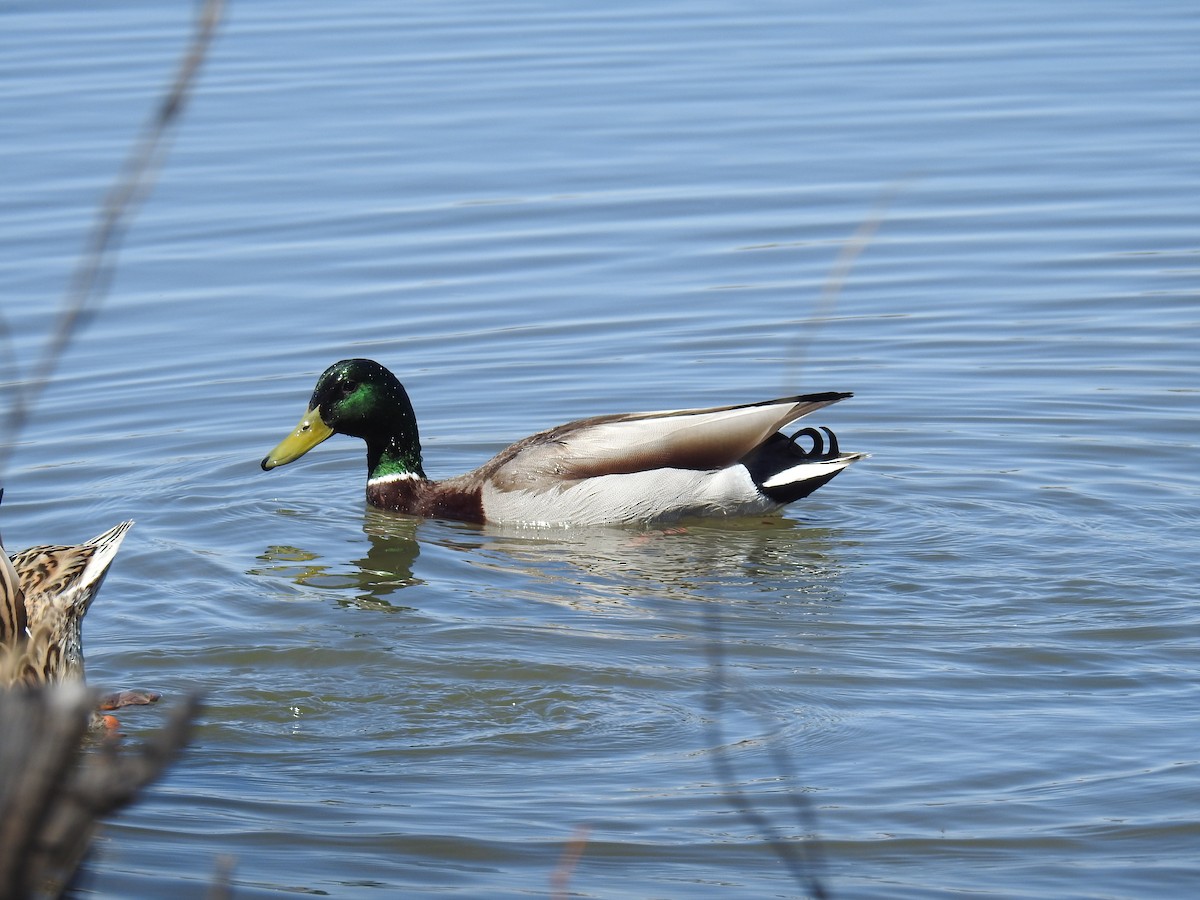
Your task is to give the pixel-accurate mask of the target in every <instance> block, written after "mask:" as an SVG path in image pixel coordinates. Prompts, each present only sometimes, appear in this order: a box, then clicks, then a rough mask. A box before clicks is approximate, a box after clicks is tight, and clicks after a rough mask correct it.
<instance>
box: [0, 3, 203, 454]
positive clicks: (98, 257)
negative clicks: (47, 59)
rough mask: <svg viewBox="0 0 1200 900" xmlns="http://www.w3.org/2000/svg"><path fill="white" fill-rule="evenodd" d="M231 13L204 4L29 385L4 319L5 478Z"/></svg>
mask: <svg viewBox="0 0 1200 900" xmlns="http://www.w3.org/2000/svg"><path fill="white" fill-rule="evenodd" d="M224 10H225V0H206V2H205V3H204V6H203V7H201V9H200V13H199V15H198V17H197V20H196V26H195V30H194V32H193V34H192V39H191V42H190V43H189V44H188V47H187V49H186V51H185V53H184V55H183V58H182V59H181V60H180V63H179V69H178V71H177V72H176V74H175V78H174V79H173V81H172V83H171V87H170V89H169V90H168V91H167V93H166V94H165V95H164V96H163V98H162V100H161V101H160V102H159V104H158V108H157V109H156V110H155V111H154V114H153V115H152V116H151V117H150V120H149V122H147V123H146V125H145V127H144V129H143V131H142V136H141V138H139V140H138V141H137V143H136V144H134V146H133V149H132V150H131V151H130V153H129V156H128V157H127V158H126V160H125V163H124V165H123V166H122V168H121V173H120V174H119V175H118V176H117V180H116V182H115V183H114V184H113V186H112V188H111V189H110V190H109V192H108V196H107V197H106V198H105V200H104V203H103V204H102V205H101V207H100V209H99V211H98V212H97V215H96V221H95V223H94V224H93V226H92V229H91V231H90V232H89V234H88V238H87V241H86V243H85V245H84V250H83V254H82V255H81V256H80V259H79V263H78V265H76V267H75V271H74V273H73V274H72V276H71V280H70V283H69V285H68V287H67V293H66V297H65V298H64V301H63V311H62V314H61V315H60V316H59V320H58V325H57V327H56V329H55V332H54V335H53V337H52V338H51V339H50V341H49V342H48V343H47V345H46V348H45V350H44V351H43V353H42V355H41V357H40V358H39V359H38V360H37V362H36V364H35V365H34V366H33V368H32V372H31V375H30V377H29V379H28V380H27V381H24V382H23V381H22V379H21V378H19V377H16V376H18V372H17V364H16V358H15V353H14V352H13V350H12V336H11V333H10V332H9V329H8V326H7V325H6V324H5V323H3V322H0V339H2V340H3V343H4V345H5V354H4V356H5V359H4V366H5V368H6V369H9V370H11V371H12V374H13V376H14V377H11V378H10V379H8V380H9V381H10V383H11V384H12V385H13V395H12V399H11V402H10V404H9V410H8V415H7V417H6V419H5V422H4V437H3V440H2V441H0V476H3V473H4V470H5V468H6V466H7V464H8V459H9V457H10V456H11V454H12V452H13V448H14V447H15V446H16V443H17V440H18V437H19V435H20V433H21V430H22V428H23V427H24V425H25V422H26V420H27V419H28V418H29V411H30V410H31V409H32V408H33V407H34V405H35V404H36V403H37V400H38V397H39V396H41V393H42V391H43V390H45V388H46V385H47V384H49V382H50V379H51V378H52V377H53V376H54V372H55V369H56V368H57V367H58V363H59V361H60V360H61V359H62V356H63V353H64V352H65V351H66V349H67V347H68V346H69V345H70V343H71V339H72V338H73V337H74V336H75V334H76V333H77V332H78V331H79V329H80V328H82V327H83V325H84V324H86V322H87V319H88V317H89V316H90V315H91V314H92V313H93V312H95V310H96V308H97V307H98V306H99V305H100V303H101V302H102V301H103V299H104V297H105V295H106V294H107V293H108V288H109V285H110V284H111V282H112V275H113V267H114V262H115V259H116V253H117V250H118V249H119V247H120V243H121V238H122V236H123V235H124V233H125V231H126V229H127V228H128V227H129V223H130V222H131V221H132V219H133V216H134V215H135V213H136V212H137V210H138V208H139V206H140V205H141V203H142V202H143V201H144V200H145V199H146V197H147V196H148V195H149V193H150V191H151V190H152V189H153V187H154V184H155V181H156V180H157V178H158V173H159V171H160V170H161V169H162V164H163V162H164V160H165V159H166V155H167V151H168V149H169V147H170V141H169V137H170V132H171V130H172V127H173V126H174V125H175V124H176V123H177V122H178V121H179V117H180V115H181V113H182V112H183V108H184V106H185V105H186V103H187V100H188V98H189V97H190V96H191V92H192V89H193V87H194V85H195V82H196V75H197V73H198V72H199V70H200V66H201V64H202V63H203V62H204V59H205V57H206V56H207V55H208V50H209V47H210V46H211V44H212V40H213V37H214V35H215V34H216V30H217V26H218V25H219V24H220V22H221V18H222V15H223V14H224Z"/></svg>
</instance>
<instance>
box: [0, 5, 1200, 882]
mask: <svg viewBox="0 0 1200 900" xmlns="http://www.w3.org/2000/svg"><path fill="white" fill-rule="evenodd" d="M1193 6H1194V4H1187V3H1158V4H1154V5H1153V6H1152V7H1143V8H1138V7H1134V6H1131V5H1127V4H1114V3H1078V2H1066V3H1058V4H1049V5H1047V4H1035V3H1029V2H1014V3H1008V4H1002V5H991V6H979V5H962V4H950V3H945V2H935V0H930V2H919V3H912V4H900V5H893V6H890V7H888V6H882V5H878V4H865V3H850V4H845V3H837V4H835V3H826V2H805V3H796V2H787V3H784V2H767V3H760V4H755V5H753V7H749V8H748V7H737V6H731V5H728V4H696V3H695V2H690V3H682V2H662V3H657V4H652V5H649V6H647V5H646V4H636V3H625V2H617V3H605V4H589V5H579V4H575V5H573V6H570V7H563V6H562V5H561V4H552V3H539V2H525V3H520V4H508V5H504V6H502V7H497V6H495V5H493V4H485V3H475V2H467V3H463V4H457V5H454V6H452V7H447V6H446V5H445V4H434V3H409V4H403V5H396V4H391V3H380V2H376V3H371V2H365V0H364V2H354V0H351V2H347V3H343V4H337V5H329V4H307V3H299V4H297V3H291V4H284V3H276V2H258V3H245V2H243V3H235V4H234V5H233V6H232V8H231V9H230V12H229V18H228V21H227V22H226V23H225V26H224V28H223V30H222V33H221V35H220V38H219V40H218V42H217V44H216V45H215V47H214V48H213V52H212V55H211V57H210V59H209V60H208V61H207V64H206V67H205V69H204V72H203V77H202V79H201V82H200V84H199V87H198V90H197V93H196V94H195V96H194V97H193V99H192V102H191V104H190V106H189V107H188V109H187V111H186V115H185V117H184V119H183V122H182V125H181V128H180V129H179V131H178V133H177V134H176V135H175V136H174V142H173V148H172V152H171V155H170V158H169V161H168V164H167V166H166V168H165V169H164V171H163V172H162V175H161V179H160V181H159V184H158V185H157V188H156V190H155V192H154V194H153V195H152V196H151V197H150V198H149V200H148V201H147V203H146V204H145V205H144V207H143V208H142V209H141V210H140V213H139V216H138V218H137V219H136V222H135V223H134V225H133V227H132V228H131V229H130V230H129V231H128V233H127V234H126V235H125V238H124V242H123V245H122V252H121V255H120V258H119V266H118V269H117V272H116V277H115V279H114V282H113V285H112V290H111V293H110V294H109V296H108V297H107V299H106V300H105V302H104V305H103V307H102V309H101V310H100V311H99V312H98V313H97V314H96V315H95V316H94V318H93V320H92V321H91V322H90V324H89V326H88V328H87V330H86V331H85V332H84V333H83V334H82V336H81V337H80V339H79V340H78V341H76V342H75V343H74V344H73V345H72V347H71V348H70V350H69V352H68V353H67V355H66V356H65V358H64V360H63V362H62V364H61V367H60V369H59V371H58V374H57V376H56V378H55V380H54V382H53V383H52V384H51V385H50V387H49V388H48V389H47V391H46V392H45V394H44V395H43V396H42V398H41V400H40V402H39V404H38V408H37V410H36V412H35V415H34V416H33V417H32V419H31V420H30V421H29V422H28V423H27V425H26V427H25V429H24V430H23V432H22V433H21V434H20V435H19V436H17V446H16V448H15V451H14V454H13V456H12V458H11V460H10V463H9V465H8V468H7V470H6V471H5V472H3V473H2V475H3V485H4V488H5V500H4V507H3V523H2V525H3V534H4V538H5V542H6V545H8V546H11V547H14V548H16V547H21V546H25V545H28V544H33V543H41V542H47V541H54V542H60V541H67V540H81V539H83V538H86V537H88V536H90V535H92V534H95V533H97V532H99V531H101V530H103V529H104V528H106V527H108V526H109V525H111V524H113V523H114V522H116V521H118V520H120V519H123V518H134V519H136V520H137V526H136V528H135V529H134V531H133V532H131V534H130V536H129V538H128V539H127V541H126V543H125V545H124V547H123V548H122V551H121V555H120V557H119V558H118V560H117V563H116V565H115V566H114V569H113V571H112V573H111V576H110V577H109V579H108V580H107V581H106V583H105V586H104V590H103V591H102V592H101V594H100V597H99V599H98V601H97V602H96V604H95V606H94V607H93V609H92V611H91V613H90V614H89V617H88V621H87V628H86V631H85V640H86V643H87V650H88V665H89V676H90V678H91V680H92V681H93V682H96V683H98V684H103V685H107V686H112V687H128V686H140V687H146V688H151V689H154V690H158V691H161V692H163V693H164V695H165V700H164V704H168V705H169V704H170V703H171V702H172V699H173V698H177V697H179V696H180V695H182V694H183V693H185V692H187V691H191V690H201V691H203V692H204V694H205V696H206V700H207V707H206V710H205V712H204V715H203V719H202V722H201V725H200V727H199V729H198V732H197V734H196V737H195V739H194V741H193V744H192V746H191V748H190V750H189V751H188V753H187V754H186V756H185V757H184V758H183V759H182V760H180V761H179V762H178V764H176V766H175V767H174V768H173V769H172V770H171V771H170V773H169V774H168V776H167V777H166V778H165V779H164V780H162V781H161V782H160V783H158V784H157V785H156V786H155V787H153V788H152V789H151V790H150V791H149V792H148V793H147V794H146V796H145V797H144V798H143V799H142V801H141V802H140V803H139V804H138V805H136V806H134V807H132V808H131V809H129V810H127V811H126V812H124V813H122V814H121V815H119V816H117V817H116V818H115V819H114V820H113V821H112V822H111V823H109V824H108V825H107V826H106V828H105V829H104V831H103V834H102V836H101V839H100V841H99V843H98V846H97V852H96V854H95V855H94V857H93V858H92V860H91V861H90V863H89V867H88V876H87V879H86V881H85V883H84V885H83V886H82V887H81V888H80V890H79V894H80V895H81V896H98V897H114V898H116V897H122V898H123V897H130V896H137V897H152V896H173V897H174V896H179V895H181V894H182V895H186V896H204V892H205V891H206V890H207V886H208V884H209V883H210V881H211V879H212V874H213V871H214V869H215V867H216V865H217V861H218V859H220V858H223V857H233V862H234V875H233V882H234V890H235V892H236V895H237V896H238V897H268V896H279V895H283V894H294V893H315V894H322V895H331V896H338V897H373V896H380V897H382V896H396V895H403V896H406V897H420V896H462V897H479V896H488V897H517V896H528V895H531V894H532V895H548V896H553V895H554V894H555V892H556V891H559V890H560V889H564V890H568V891H570V892H573V895H575V896H585V897H606V898H607V897H636V898H644V897H689V898H690V897H704V896H712V897H717V896H720V897H723V898H724V897H730V896H739V897H756V898H757V897H776V896H778V897H784V896H801V895H803V894H804V893H805V892H806V890H808V888H809V885H808V884H807V883H806V882H804V881H802V880H801V881H798V880H797V879H795V878H794V877H793V875H792V873H791V872H790V871H789V870H788V869H787V868H786V867H785V866H784V865H783V864H782V863H781V862H780V859H779V857H778V855H777V854H776V852H775V850H776V849H777V848H778V846H779V845H780V844H782V845H784V846H787V847H790V848H791V849H793V850H795V851H799V850H800V849H807V850H810V851H811V850H813V849H814V847H815V843H814V836H816V837H819V856H820V859H821V862H820V863H817V864H814V865H812V866H810V867H809V868H808V869H807V871H809V872H810V873H811V874H814V875H815V876H816V877H818V878H819V879H820V881H821V883H822V884H823V885H824V887H825V889H826V890H827V891H828V892H829V894H830V895H832V896H835V897H838V896H842V897H879V898H896V897H921V898H926V897H951V896H959V895H967V894H970V895H972V896H979V895H982V896H993V897H1005V898H1009V897H1048V896H1053V897H1056V898H1058V897H1089V898H1093V897H1113V898H1142V897H1148V896H1156V897H1174V896H1178V897H1184V896H1190V895H1192V894H1194V893H1195V891H1196V890H1197V888H1198V887H1200V866H1198V865H1197V863H1196V861H1195V857H1196V852H1195V850H1196V842H1197V837H1198V836H1200V818H1198V815H1197V812H1196V810H1197V808H1200V804H1198V801H1200V777H1198V766H1197V760H1198V755H1197V750H1196V740H1195V733H1196V731H1195V722H1196V720H1197V714H1198V713H1200V690H1198V689H1197V686H1196V677H1195V673H1196V658H1197V657H1196V648H1197V646H1198V642H1197V639H1198V638H1200V615H1198V614H1197V612H1196V604H1195V598H1196V596H1197V593H1198V591H1197V589H1198V587H1200V579H1198V578H1197V576H1196V574H1195V564H1194V557H1195V547H1196V544H1197V538H1198V537H1200V535H1198V529H1197V525H1198V518H1200V517H1198V514H1197V512H1196V497H1197V495H1198V489H1200V474H1198V473H1200V467H1197V465H1196V456H1197V448H1198V444H1200V440H1198V438H1200V433H1198V431H1197V425H1196V423H1197V420H1198V416H1197V413H1198V400H1200V378H1198V377H1197V376H1198V374H1200V364H1198V363H1197V359H1198V357H1197V352H1196V348H1197V346H1200V295H1198V293H1197V287H1196V286H1197V281H1198V275H1200V265H1198V264H1197V260H1198V253H1200V251H1198V244H1197V234H1198V233H1200V228H1198V226H1200V214H1198V213H1197V210H1198V209H1200V204H1198V203H1197V200H1198V199H1200V164H1198V163H1197V156H1196V147H1197V146H1200V118H1198V117H1197V116H1196V110H1197V109H1198V108H1200V67H1198V66H1197V63H1196V59H1198V58H1200V54H1198V51H1200V17H1198V16H1196V14H1195V12H1194V9H1193ZM192 11H193V7H192V5H191V4H182V3H180V4H163V3H151V2H114V3H109V4H102V5H99V6H96V5H89V4H71V3H65V4H42V3H38V4H34V3H15V4H9V5H8V6H6V7H5V8H4V9H3V10H0V86H2V87H0V172H2V173H3V177H0V312H2V313H3V317H4V323H5V325H6V326H7V328H8V329H9V331H10V334H11V341H10V344H9V346H10V347H11V348H12V351H13V353H14V354H15V358H16V362H17V365H18V366H19V367H20V369H19V371H16V370H14V369H12V368H8V369H5V370H3V378H2V381H3V382H4V383H11V381H12V380H13V379H14V378H16V377H18V376H19V375H20V374H27V373H28V372H29V371H30V368H31V366H32V364H33V361H34V360H35V359H36V358H37V356H38V354H39V353H40V352H41V350H42V348H43V347H44V346H45V344H46V342H47V339H48V337H49V334H50V333H51V330H52V328H53V323H54V320H55V316H56V310H57V309H58V304H59V303H60V301H61V298H62V296H63V292H64V290H65V288H66V285H67V282H68V278H69V275H70V272H71V269H72V267H73V266H74V265H75V263H76V261H77V259H78V256H79V252H80V248H81V246H82V244H83V241H84V239H85V236H86V234H87V231H88V228H89V227H90V225H91V223H92V221H93V218H94V216H95V211H96V207H97V204H98V202H99V200H100V199H101V197H102V196H103V194H104V192H105V191H106V190H107V189H108V186H109V185H110V184H111V182H112V180H113V178H114V177H115V175H116V173H117V171H118V169H119V167H120V165H121V162H122V160H123V159H124V158H125V155H126V154H127V152H128V150H129V147H130V144H131V142H132V141H133V140H134V139H135V138H136V136H137V135H138V134H139V132H140V129H141V127H142V124H143V122H144V121H145V119H146V117H147V116H148V114H149V112H150V110H151V109H152V108H153V104H154V103H155V101H156V98H157V97H158V96H159V94H160V92H161V90H162V86H163V84H164V83H165V81H166V80H167V78H168V77H169V76H170V74H171V72H172V71H173V67H174V65H175V61H176V58H177V56H178V54H179V53H180V52H181V50H182V48H183V47H184V45H185V43H186V36H187V31H188V27H189V25H190V17H191V14H192ZM872 227H875V229H876V230H874V232H873V234H871V236H870V237H869V239H864V240H863V241H862V242H861V243H859V244H855V245H854V247H855V248H856V249H857V250H860V251H861V252H860V253H859V254H858V255H857V256H856V257H855V258H854V259H853V264H852V265H850V266H849V267H848V269H847V268H846V267H845V266H842V265H840V264H839V262H838V261H839V258H840V259H842V260H843V262H845V261H847V258H846V257H845V256H842V257H839V254H841V253H842V252H843V251H844V249H845V248H846V247H847V244H848V242H850V241H852V238H853V236H854V235H855V234H856V232H859V231H860V229H865V230H867V231H869V230H870V229H871V228H872ZM352 355H353V356H371V357H374V358H377V359H379V360H380V361H382V362H384V363H385V364H386V365H388V366H389V367H391V368H392V369H394V370H395V371H396V372H397V373H398V374H399V375H400V377H401V378H402V379H403V380H404V381H405V384H406V385H407V387H408V390H409V392H410V394H411V395H412V397H413V401H414V404H415V406H416V409H417V414H418V417H419V419H420V422H421V429H422V435H423V437H424V443H425V460H426V467H427V469H428V470H429V472H430V474H431V475H433V476H434V477H441V476H446V475H451V474H455V473H458V472H461V471H465V470H466V469H468V468H470V467H472V466H474V465H476V464H478V463H480V462H482V461H483V460H484V459H486V458H487V457H488V456H489V455H490V454H491V453H494V452H495V451H497V450H499V449H501V448H502V447H504V446H505V445H506V444H507V443H509V442H510V441H512V440H515V439H517V438H519V437H522V436H524V435H526V434H529V433H531V432H533V431H536V430H539V429H541V428H544V427H547V426H550V425H553V424H557V423H559V422H564V421H567V420H569V419H572V418H575V417H579V416H584V415H590V414H596V413H602V412H617V411H623V410H638V409H661V408H670V407H675V406H701V405H707V404H720V403H733V402H744V401H749V400H755V399H764V398H767V397H772V396H778V395H781V394H785V393H789V392H793V391H800V390H811V391H818V390H848V391H853V392H855V397H854V398H853V399H852V400H848V401H846V402H844V403H841V404H839V405H838V406H836V407H833V408H830V409H828V410H826V411H824V412H823V413H822V414H821V416H820V421H821V423H823V424H827V425H829V426H830V427H833V428H835V429H836V430H837V432H838V434H839V436H840V438H841V442H842V446H843V447H844V448H845V449H848V450H862V451H867V452H870V453H871V454H872V456H871V458H870V459H869V460H868V461H865V462H863V463H859V464H857V465H856V466H854V467H853V468H852V469H851V470H849V471H847V472H846V473H844V474H843V475H841V476H839V477H838V478H837V479H836V480H835V481H834V482H832V483H831V484H830V485H828V486H827V487H825V488H823V489H822V490H821V491H819V492H818V493H817V494H815V495H813V497H811V498H810V499H809V500H807V501H804V502H802V503H800V504H797V505H796V506H794V507H792V508H791V509H790V510H789V512H788V514H787V515H786V516H784V517H782V518H779V519H771V520H766V521H762V520H752V521H749V522H732V523H705V524H701V525H694V526H691V527H689V528H688V529H687V530H686V531H685V532H683V533H678V534H676V533H672V534H660V533H657V532H648V533H643V532H642V531H639V530H636V529H633V530H630V529H600V530H580V531H550V532H544V533H543V532H527V531H520V530H503V529H494V528H491V529H479V528H474V527H471V526H466V525H460V524H455V523H447V522H435V521H425V522H414V521H412V520H406V519H403V518H399V517H395V516H389V515H387V514H383V513H380V512H377V511H374V510H370V509H368V508H367V507H366V506H365V504H364V503H363V500H362V480H363V471H362V470H363V462H362V448H361V444H357V443H356V442H354V441H352V440H350V439H347V438H338V439H335V440H332V441H330V442H328V443H327V444H325V445H323V446H322V447H321V448H319V449H318V450H316V451H314V452H313V453H311V454H310V455H309V456H308V457H306V458H305V459H304V460H302V461H300V462H298V463H296V464H294V465H292V466H289V467H287V468H285V469H281V470H279V471H275V472H271V473H263V472H261V471H260V470H259V468H258V461H259V460H260V459H261V458H262V456H263V454H264V453H265V452H266V451H267V450H268V449H270V448H271V447H272V446H274V444H275V443H276V442H277V441H278V440H279V439H280V438H281V437H282V436H283V434H285V433H286V432H287V431H288V430H289V429H290V428H291V427H292V426H293V425H294V424H295V421H296V419H297V418H298V417H299V415H300V413H301V412H302V411H303V407H304V404H305V401H306V400H307V398H308V394H309V392H310V391H311V389H312V384H313V381H314V380H315V377H316V375H317V374H318V373H319V372H320V371H321V370H323V369H324V368H325V367H326V366H327V365H328V364H329V363H331V362H333V361H334V360H337V359H340V358H343V357H346V356H352ZM14 373H15V374H14ZM10 396H11V393H6V394H5V395H4V396H3V397H0V399H3V400H7V399H8V398H9V397H10ZM9 439H10V440H11V436H10V438H9ZM714 660H715V663H716V664H715V665H714ZM162 718H163V712H162V711H161V710H158V709H145V710H141V709H138V710H129V711H126V712H125V713H124V714H123V715H122V724H123V726H124V730H125V731H126V732H127V734H128V735H129V738H130V740H131V741H136V740H137V739H138V737H139V735H141V734H145V733H147V732H148V731H150V730H151V729H153V728H155V727H156V726H157V725H158V724H160V723H161V721H162ZM734 794H740V795H741V798H742V799H741V800H740V801H736V803H740V804H741V805H742V806H745V807H749V808H752V809H755V810H757V811H758V812H759V814H760V816H761V817H763V818H762V819H759V820H756V821H750V820H748V819H747V818H746V817H744V816H741V815H739V814H738V813H737V812H735V811H734V809H733V808H732V805H731V800H730V798H731V795H734ZM736 803H735V804H733V805H736ZM764 820H765V822H766V827H765V828H764V825H763V822H764ZM573 839H579V840H580V841H581V846H582V852H581V855H580V856H579V858H578V861H577V862H575V863H574V864H570V863H568V862H566V861H565V860H566V859H567V856H566V853H567V847H568V844H569V843H570V842H571V841H572V840H573ZM556 873H557V874H556ZM564 884H565V888H563V885H564Z"/></svg>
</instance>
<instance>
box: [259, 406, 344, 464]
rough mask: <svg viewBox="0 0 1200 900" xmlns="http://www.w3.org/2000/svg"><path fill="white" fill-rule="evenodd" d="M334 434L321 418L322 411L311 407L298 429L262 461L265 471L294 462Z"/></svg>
mask: <svg viewBox="0 0 1200 900" xmlns="http://www.w3.org/2000/svg"><path fill="white" fill-rule="evenodd" d="M332 434H333V429H332V428H330V427H329V426H328V425H326V424H325V422H324V421H323V420H322V419H321V414H320V412H318V411H317V410H316V409H310V410H309V411H308V412H306V413H305V414H304V418H303V419H301V420H300V424H299V425H297V426H296V429H295V430H294V431H293V432H292V433H291V434H289V435H288V436H287V437H285V438H284V439H283V440H282V441H280V442H279V446H278V447H276V448H275V449H274V450H272V451H271V452H270V453H268V454H267V456H266V458H265V459H264V460H263V461H262V467H263V471H264V472H265V471H267V470H269V469H274V468H275V467H276V466H286V465H287V464H288V463H290V462H294V461H295V460H297V459H299V458H300V457H302V456H303V455H304V454H305V453H307V452H308V451H309V450H311V449H312V448H313V447H315V446H317V444H319V443H321V441H323V440H325V439H326V438H328V437H329V436H330V435H332Z"/></svg>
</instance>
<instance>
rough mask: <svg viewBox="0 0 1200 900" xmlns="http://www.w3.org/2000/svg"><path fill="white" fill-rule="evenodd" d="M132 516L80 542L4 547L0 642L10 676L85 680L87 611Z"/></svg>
mask: <svg viewBox="0 0 1200 900" xmlns="http://www.w3.org/2000/svg"><path fill="white" fill-rule="evenodd" d="M132 525H133V522H122V523H121V524H120V525H116V526H114V527H112V528H110V529H109V530H108V531H106V532H104V533H103V534H100V535H97V536H96V537H94V538H92V539H91V540H89V541H85V542H84V543H82V544H79V545H76V546H67V545H48V546H39V547H30V548H29V549H28V550H22V551H21V552H19V553H15V554H13V556H12V557H11V559H10V558H9V556H8V554H7V553H6V552H4V550H3V547H0V648H2V649H3V652H4V655H5V656H6V657H7V676H8V678H7V680H9V681H25V682H49V683H55V682H60V681H64V680H67V679H78V680H83V674H84V673H83V641H82V624H83V617H84V616H85V615H86V614H87V611H88V608H89V607H90V606H91V604H92V600H93V599H94V598H95V596H96V592H97V591H99V590H100V585H101V583H102V582H103V581H104V576H105V575H106V574H107V572H108V568H109V566H110V565H112V561H113V559H114V558H115V557H116V555H117V550H118V549H119V548H120V546H121V541H122V540H124V538H125V534H126V532H128V531H129V529H130V527H132Z"/></svg>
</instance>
